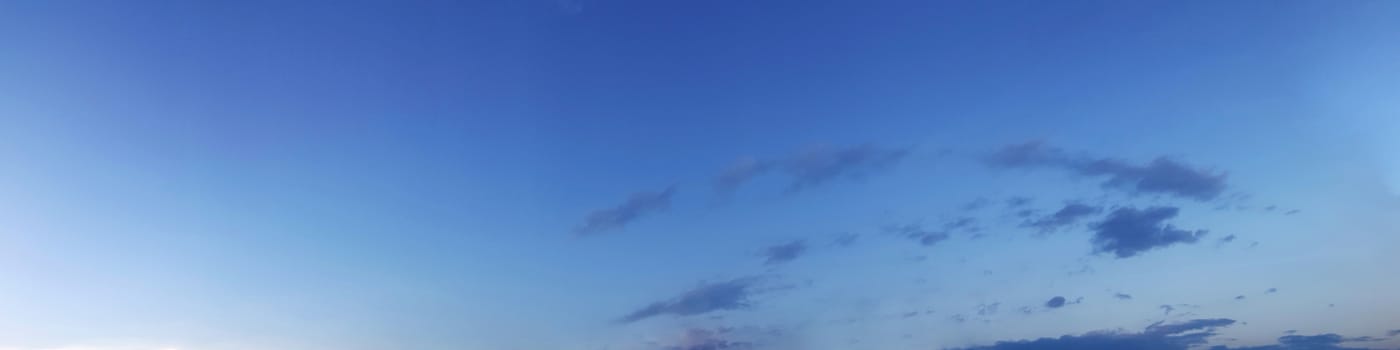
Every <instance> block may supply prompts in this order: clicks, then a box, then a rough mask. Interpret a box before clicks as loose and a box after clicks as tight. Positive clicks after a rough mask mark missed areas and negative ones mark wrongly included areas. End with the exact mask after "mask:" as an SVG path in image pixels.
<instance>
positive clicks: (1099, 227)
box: [1090, 207, 1207, 258]
mask: <svg viewBox="0 0 1400 350" xmlns="http://www.w3.org/2000/svg"><path fill="white" fill-rule="evenodd" d="M1177 212H1178V209H1177V208H1175V207H1149V208H1145V209H1142V210H1138V209H1136V208H1132V207H1127V208H1119V209H1117V210H1114V211H1113V213H1111V214H1109V215H1108V217H1107V218H1105V219H1104V220H1103V221H1101V222H1098V223H1095V224H1093V225H1090V229H1092V230H1093V231H1094V237H1093V239H1092V242H1093V244H1094V252H1095V253H1113V254H1114V255H1115V256H1117V257H1118V258H1128V257H1132V256H1135V255H1138V254H1140V253H1143V252H1146V251H1148V250H1152V249H1157V248H1163V247H1167V246H1171V245H1173V244H1177V243H1184V244H1190V243H1195V242H1196V241H1197V240H1200V238H1201V237H1202V236H1204V235H1205V234H1206V232H1207V231H1205V230H1196V231H1187V230H1182V229H1178V228H1176V227H1175V226H1172V225H1170V224H1166V223H1165V221H1167V220H1169V219H1171V218H1173V217H1176V215H1177Z"/></svg>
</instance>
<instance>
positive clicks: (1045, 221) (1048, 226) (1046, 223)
mask: <svg viewBox="0 0 1400 350" xmlns="http://www.w3.org/2000/svg"><path fill="white" fill-rule="evenodd" d="M1102 211H1103V208H1100V207H1095V206H1089V205H1084V204H1079V203H1069V204H1065V206H1064V207H1062V208H1060V210H1057V211H1055V213H1054V214H1050V215H1047V216H1045V217H1042V218H1039V219H1036V220H1034V221H1027V222H1025V223H1022V224H1021V226H1025V227H1034V228H1036V229H1039V230H1040V232H1041V233H1049V232H1054V231H1056V230H1059V229H1061V228H1063V227H1066V226H1069V225H1073V224H1074V223H1076V222H1078V221H1079V220H1080V219H1083V218H1085V217H1087V216H1090V215H1095V214H1098V213H1100V212H1102Z"/></svg>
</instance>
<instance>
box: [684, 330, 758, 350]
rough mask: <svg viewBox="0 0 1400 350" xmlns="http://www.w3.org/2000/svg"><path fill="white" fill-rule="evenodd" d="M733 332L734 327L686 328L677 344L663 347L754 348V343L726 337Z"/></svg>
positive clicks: (689, 349)
mask: <svg viewBox="0 0 1400 350" xmlns="http://www.w3.org/2000/svg"><path fill="white" fill-rule="evenodd" d="M731 332H733V329H732V328H719V329H717V330H708V329H701V328H691V329H688V330H686V332H685V335H683V336H681V339H679V340H677V342H676V344H674V345H669V346H666V347H663V349H665V350H721V349H732V350H740V349H754V344H753V343H751V342H746V341H738V340H730V339H726V335H728V333H731Z"/></svg>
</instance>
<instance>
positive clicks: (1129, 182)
mask: <svg viewBox="0 0 1400 350" xmlns="http://www.w3.org/2000/svg"><path fill="white" fill-rule="evenodd" d="M983 160H984V161H985V162H986V163H987V164H988V165H991V166H993V167H998V168H1055V169H1064V170H1067V171H1069V172H1071V173H1073V174H1076V175H1079V176H1085V177H1099V178H1104V180H1103V185H1104V187H1107V188H1115V189H1121V190H1124V191H1127V192H1130V193H1140V194H1166V195H1171V196H1176V197H1182V198H1188V199H1194V200H1199V201H1207V200H1211V199H1215V198H1216V197H1219V196H1220V194H1221V193H1223V192H1224V191H1225V188H1226V183H1225V180H1226V174H1225V173H1223V172H1215V171H1210V170H1206V169H1200V168H1196V167H1192V166H1190V165H1187V164H1185V163H1182V162H1179V161H1177V160H1175V159H1172V158H1169V157H1158V158H1156V159H1154V160H1152V161H1151V162H1148V163H1147V164H1141V165H1138V164H1132V163H1129V162H1127V161H1123V160H1119V159H1113V158H1097V157H1091V156H1087V155H1077V154H1070V153H1069V152H1066V151H1064V150H1062V149H1059V148H1057V147H1053V146H1049V145H1046V144H1045V143H1043V142H1040V141H1032V142H1027V143H1022V144H1015V145H1010V146H1006V147H1004V148H1002V149H1000V150H998V151H996V152H993V153H992V154H990V155H988V156H987V157H986V158H984V159H983Z"/></svg>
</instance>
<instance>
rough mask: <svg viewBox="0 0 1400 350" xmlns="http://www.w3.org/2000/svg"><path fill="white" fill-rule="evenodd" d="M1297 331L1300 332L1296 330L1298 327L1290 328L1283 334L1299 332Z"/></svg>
mask: <svg viewBox="0 0 1400 350" xmlns="http://www.w3.org/2000/svg"><path fill="white" fill-rule="evenodd" d="M1297 333H1298V330H1296V329H1290V330H1286V331H1283V334H1297Z"/></svg>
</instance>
